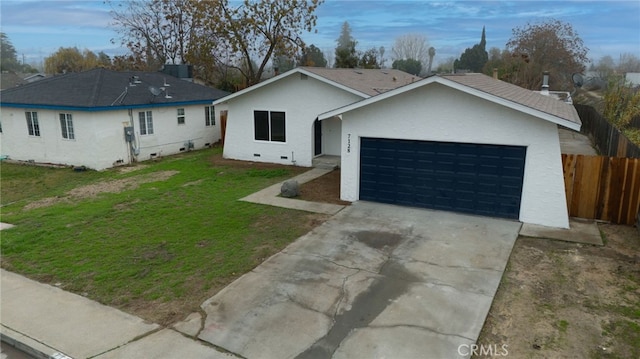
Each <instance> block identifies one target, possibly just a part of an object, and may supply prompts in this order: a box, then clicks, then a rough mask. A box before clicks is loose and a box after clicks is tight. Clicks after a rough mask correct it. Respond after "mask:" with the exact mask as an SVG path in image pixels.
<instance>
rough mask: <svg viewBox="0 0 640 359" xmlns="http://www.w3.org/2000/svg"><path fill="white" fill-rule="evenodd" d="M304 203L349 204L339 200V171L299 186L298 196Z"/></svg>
mask: <svg viewBox="0 0 640 359" xmlns="http://www.w3.org/2000/svg"><path fill="white" fill-rule="evenodd" d="M297 198H299V199H302V200H305V201H312V202H324V203H333V204H341V205H348V204H351V202H347V201H342V200H340V170H339V169H337V170H333V171H331V172H329V173H327V174H326V175H324V176H320V177H318V178H316V179H314V180H312V181H309V182H307V183H303V184H302V185H301V186H300V196H299V197H297Z"/></svg>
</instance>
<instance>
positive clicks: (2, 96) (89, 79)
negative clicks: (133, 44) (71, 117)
mask: <svg viewBox="0 0 640 359" xmlns="http://www.w3.org/2000/svg"><path fill="white" fill-rule="evenodd" d="M134 76H137V77H138V79H139V80H140V83H138V84H136V85H135V86H130V85H129V84H130V82H131V79H132V78H133V77H134ZM165 84H169V86H167V87H165V88H166V91H167V92H168V95H169V96H170V98H167V97H166V96H165V92H163V93H161V94H159V95H157V96H154V95H153V94H152V93H151V92H150V90H149V86H155V87H156V88H160V87H164V85H165ZM226 95H228V93H227V92H225V91H222V90H218V89H214V88H210V87H206V86H202V85H198V84H195V83H192V82H188V81H184V80H181V79H178V78H176V77H172V76H170V75H166V74H163V73H160V72H139V71H136V72H134V71H123V72H118V71H111V70H106V69H93V70H89V71H85V72H79V73H70V74H66V75H60V76H54V77H51V78H47V79H44V80H40V81H36V82H33V83H30V84H26V85H22V86H19V87H15V88H11V89H6V90H3V91H2V92H1V93H0V104H2V105H3V106H8V105H25V106H46V107H69V108H78V109H86V110H109V109H111V108H118V107H132V106H135V107H146V106H158V105H172V104H188V103H207V102H211V101H213V100H216V99H219V98H221V97H224V96H226Z"/></svg>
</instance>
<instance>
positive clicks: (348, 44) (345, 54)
mask: <svg viewBox="0 0 640 359" xmlns="http://www.w3.org/2000/svg"><path fill="white" fill-rule="evenodd" d="M336 41H337V43H338V46H337V47H336V61H335V64H334V67H336V68H355V67H357V66H358V62H359V60H360V59H359V58H358V53H357V52H356V45H357V44H358V42H357V41H356V40H355V39H354V38H353V37H352V36H351V27H350V26H349V23H348V22H346V21H345V22H344V24H342V31H341V32H340V37H339V38H338V39H337V40H336Z"/></svg>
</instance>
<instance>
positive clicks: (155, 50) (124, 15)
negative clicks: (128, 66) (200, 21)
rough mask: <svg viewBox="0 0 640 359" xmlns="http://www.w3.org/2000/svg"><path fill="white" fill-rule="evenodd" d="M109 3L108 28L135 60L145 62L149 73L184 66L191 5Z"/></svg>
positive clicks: (169, 0) (184, 1)
mask: <svg viewBox="0 0 640 359" xmlns="http://www.w3.org/2000/svg"><path fill="white" fill-rule="evenodd" d="M109 2H110V3H111V9H112V10H111V16H112V17H113V22H112V24H111V25H112V26H113V27H114V28H115V30H116V31H117V32H118V33H119V34H120V35H121V38H120V42H121V44H122V45H124V46H126V47H127V48H129V50H130V51H131V52H132V54H133V56H134V57H135V58H138V59H142V60H143V62H146V63H147V65H148V67H149V69H157V68H159V67H161V66H162V65H164V64H165V63H171V64H180V63H186V55H187V49H188V46H189V43H190V41H191V34H192V23H193V16H192V14H193V7H192V6H191V5H192V2H191V1H189V0H151V1H144V0H127V1H126V2H120V1H117V2H112V1H111V0H109ZM112 41H113V40H112Z"/></svg>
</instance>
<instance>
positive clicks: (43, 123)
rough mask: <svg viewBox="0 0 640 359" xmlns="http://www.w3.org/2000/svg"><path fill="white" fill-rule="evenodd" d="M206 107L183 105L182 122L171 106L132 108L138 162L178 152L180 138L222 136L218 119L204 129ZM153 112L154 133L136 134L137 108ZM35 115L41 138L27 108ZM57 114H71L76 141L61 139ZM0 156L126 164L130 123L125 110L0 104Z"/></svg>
mask: <svg viewBox="0 0 640 359" xmlns="http://www.w3.org/2000/svg"><path fill="white" fill-rule="evenodd" d="M204 107H205V105H191V106H184V107H181V108H184V109H185V117H186V120H185V124H184V125H178V122H177V110H176V108H174V107H167V108H153V109H134V110H132V119H133V126H134V131H135V135H136V146H139V147H140V154H139V155H138V156H137V160H138V161H144V160H148V159H149V158H150V154H151V153H157V154H158V155H170V154H175V153H178V152H180V148H181V147H184V142H186V141H188V140H192V141H193V142H194V148H195V149H200V148H203V147H204V145H205V143H210V144H213V143H215V142H217V141H218V140H219V139H220V128H219V125H218V122H219V120H218V119H216V126H212V127H206V126H205V120H204ZM147 110H151V111H152V117H153V127H154V134H153V135H147V136H140V126H139V121H138V112H139V111H147ZM26 111H32V112H37V113H38V123H39V126H40V136H29V133H28V130H27V121H26V118H25V112H26ZM60 113H70V114H71V115H72V119H73V131H74V135H75V139H73V140H67V139H64V138H62V130H61V128H60V119H59V118H60V117H59V114H60ZM1 121H2V133H1V134H0V150H1V154H2V155H7V156H9V158H10V159H13V160H18V161H34V162H37V163H54V164H62V165H73V166H86V167H88V168H92V169H96V170H103V169H106V168H110V167H113V166H115V165H117V164H119V163H118V161H121V163H125V164H126V163H130V162H131V157H130V154H129V145H128V144H127V143H126V142H125V139H124V129H123V128H124V126H127V125H129V124H130V117H129V113H128V110H126V109H123V110H115V111H101V112H87V111H69V110H43V109H24V108H9V107H3V108H2V111H1Z"/></svg>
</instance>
